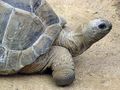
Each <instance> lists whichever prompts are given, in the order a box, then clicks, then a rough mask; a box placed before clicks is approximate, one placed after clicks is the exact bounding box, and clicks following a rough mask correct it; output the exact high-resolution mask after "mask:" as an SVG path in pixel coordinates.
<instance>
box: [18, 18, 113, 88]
mask: <svg viewBox="0 0 120 90" xmlns="http://www.w3.org/2000/svg"><path fill="white" fill-rule="evenodd" d="M63 23H65V22H63ZM111 28H112V25H111V23H110V22H108V21H107V20H104V19H96V20H93V21H91V22H89V23H88V24H87V25H86V26H85V27H84V28H83V30H81V27H79V28H78V29H77V30H70V28H69V27H66V26H64V27H63V30H62V31H61V33H60V35H59V36H58V38H57V39H56V41H55V43H54V46H53V47H52V48H51V50H50V51H49V52H48V53H46V54H44V55H43V56H40V57H39V58H38V59H37V60H36V61H35V62H34V63H33V64H31V65H28V66H26V67H24V68H23V69H21V70H20V73H28V74H30V73H35V72H43V71H44V70H46V68H51V69H52V70H53V72H52V75H53V79H54V80H55V82H56V84H57V85H61V86H64V85H69V84H71V83H72V82H73V81H74V79H75V72H74V61H73V58H72V57H74V56H77V55H80V54H82V53H83V52H84V51H86V50H87V49H88V48H89V47H90V46H91V45H92V44H93V43H95V42H97V41H98V40H100V39H101V38H103V37H104V36H105V35H107V34H108V33H109V32H110V30H111ZM45 62H47V63H45ZM41 66H44V67H41Z"/></svg>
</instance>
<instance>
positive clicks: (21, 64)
mask: <svg viewBox="0 0 120 90" xmlns="http://www.w3.org/2000/svg"><path fill="white" fill-rule="evenodd" d="M0 6H1V7H0V8H1V12H2V14H3V15H2V14H1V16H2V18H3V19H1V23H2V24H4V25H6V26H4V25H3V26H4V29H3V27H2V24H1V27H2V29H1V30H3V32H2V34H1V35H3V36H1V38H2V39H1V47H0V49H1V50H0V51H1V63H0V65H1V67H0V74H4V75H5V74H14V73H17V72H19V73H27V74H31V73H35V72H40V73H42V72H44V71H45V70H46V69H47V68H50V69H52V71H53V72H52V75H53V79H54V80H55V82H56V84H57V85H62V86H64V85H69V84H71V83H72V82H73V80H74V79H75V71H74V61H73V57H74V56H77V55H80V54H82V53H83V52H84V51H86V50H87V49H88V48H89V47H90V46H91V45H92V44H93V43H95V42H97V41H98V40H100V39H102V38H103V37H104V36H105V35H107V34H108V33H109V32H110V30H111V29H112V25H111V23H110V22H109V21H107V20H105V19H95V20H92V21H90V22H89V23H88V24H86V25H85V26H84V27H81V25H80V26H79V28H78V29H77V30H74V31H73V30H70V28H69V26H66V21H65V20H64V19H63V18H58V16H57V15H56V14H55V13H54V12H53V10H52V9H51V8H50V6H49V5H48V4H47V2H46V1H44V0H37V1H36V0H35V1H33V0H27V1H24V0H18V1H15V0H11V1H9V0H4V2H3V1H0ZM4 9H5V10H8V11H5V10H4ZM2 10H3V11H2ZM4 11H5V12H4ZM6 13H7V14H6ZM5 15H8V19H7V20H6V18H5ZM5 23H6V24H5ZM61 29H62V31H61Z"/></svg>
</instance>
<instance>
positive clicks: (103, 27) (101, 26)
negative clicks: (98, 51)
mask: <svg viewBox="0 0 120 90" xmlns="http://www.w3.org/2000/svg"><path fill="white" fill-rule="evenodd" d="M98 27H99V29H105V28H106V27H107V26H106V24H105V23H102V24H100V25H99V26H98Z"/></svg>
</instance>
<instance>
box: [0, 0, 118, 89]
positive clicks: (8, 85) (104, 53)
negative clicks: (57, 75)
mask: <svg viewBox="0 0 120 90" xmlns="http://www.w3.org/2000/svg"><path fill="white" fill-rule="evenodd" d="M47 1H48V2H49V3H50V4H51V6H52V7H53V8H54V10H55V12H56V13H57V14H58V15H60V16H63V17H64V18H65V19H66V20H67V21H68V25H70V26H71V27H72V28H73V30H74V29H75V28H77V26H78V25H79V24H83V23H86V22H88V21H89V20H91V19H94V18H99V17H104V18H106V19H108V20H110V21H111V22H112V24H113V29H112V31H111V32H110V33H109V34H108V35H107V36H106V37H105V38H104V39H102V40H100V41H99V42H97V43H96V44H94V45H93V46H92V47H91V48H90V49H89V50H87V51H86V52H85V53H83V54H82V55H81V56H78V57H76V58H74V60H75V63H76V79H75V81H74V83H73V84H72V85H70V86H67V87H58V86H56V85H55V83H54V81H53V80H52V77H51V76H50V75H15V76H9V77H2V76H1V77H0V90H120V0H47Z"/></svg>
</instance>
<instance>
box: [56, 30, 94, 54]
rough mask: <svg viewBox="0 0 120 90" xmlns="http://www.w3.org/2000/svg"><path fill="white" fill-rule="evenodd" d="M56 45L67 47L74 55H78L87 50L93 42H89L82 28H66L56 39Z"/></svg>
mask: <svg viewBox="0 0 120 90" xmlns="http://www.w3.org/2000/svg"><path fill="white" fill-rule="evenodd" d="M55 45H58V46H62V47H65V48H67V49H68V50H69V51H70V53H71V54H72V56H78V55H80V54H82V53H83V52H84V51H85V50H87V49H88V48H89V47H90V46H91V45H92V42H89V40H88V39H87V37H85V36H84V35H83V33H82V32H81V30H79V31H76V30H75V31H73V30H70V29H69V28H65V29H63V30H62V31H61V33H60V35H59V37H58V38H57V39H56V42H55Z"/></svg>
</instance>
